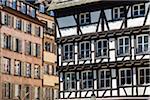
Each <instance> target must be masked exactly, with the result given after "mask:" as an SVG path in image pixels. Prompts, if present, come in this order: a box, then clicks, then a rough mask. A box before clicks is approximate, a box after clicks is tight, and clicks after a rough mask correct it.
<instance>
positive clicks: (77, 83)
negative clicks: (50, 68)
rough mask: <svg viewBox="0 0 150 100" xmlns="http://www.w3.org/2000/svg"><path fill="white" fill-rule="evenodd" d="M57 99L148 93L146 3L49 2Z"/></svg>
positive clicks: (149, 26)
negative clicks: (57, 76)
mask: <svg viewBox="0 0 150 100" xmlns="http://www.w3.org/2000/svg"><path fill="white" fill-rule="evenodd" d="M49 10H52V11H54V14H55V22H56V33H57V36H56V38H57V47H58V51H57V53H58V56H57V60H58V62H57V63H58V66H59V82H60V85H59V88H60V89H59V98H60V99H62V100H63V99H74V100H78V99H80V100H84V99H88V98H94V97H95V98H96V100H101V98H103V99H111V100H112V99H113V100H116V99H128V100H129V99H143V100H147V99H148V97H149V96H150V67H149V64H150V60H149V59H150V34H149V31H150V11H149V10H150V2H149V1H144V0H140V1H135V0H125V1H124V0H123V1H121V0H120V1H119V0H117V1H105V0H57V1H56V0H53V1H52V3H51V4H50V5H49Z"/></svg>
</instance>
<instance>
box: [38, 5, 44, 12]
mask: <svg viewBox="0 0 150 100" xmlns="http://www.w3.org/2000/svg"><path fill="white" fill-rule="evenodd" d="M39 11H40V12H41V13H44V12H45V8H44V5H43V4H40V7H39Z"/></svg>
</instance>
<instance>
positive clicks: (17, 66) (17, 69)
mask: <svg viewBox="0 0 150 100" xmlns="http://www.w3.org/2000/svg"><path fill="white" fill-rule="evenodd" d="M14 74H15V75H18V76H21V62H20V61H15V73H14Z"/></svg>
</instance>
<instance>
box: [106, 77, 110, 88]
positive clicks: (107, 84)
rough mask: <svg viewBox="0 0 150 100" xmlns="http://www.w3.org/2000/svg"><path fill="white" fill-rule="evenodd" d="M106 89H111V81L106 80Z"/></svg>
mask: <svg viewBox="0 0 150 100" xmlns="http://www.w3.org/2000/svg"><path fill="white" fill-rule="evenodd" d="M106 87H110V80H109V79H108V80H106Z"/></svg>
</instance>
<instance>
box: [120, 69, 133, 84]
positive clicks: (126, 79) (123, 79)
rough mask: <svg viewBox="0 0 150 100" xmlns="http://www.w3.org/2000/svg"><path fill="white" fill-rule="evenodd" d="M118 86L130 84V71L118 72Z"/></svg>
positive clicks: (122, 70) (121, 70)
mask: <svg viewBox="0 0 150 100" xmlns="http://www.w3.org/2000/svg"><path fill="white" fill-rule="evenodd" d="M119 79H120V81H119V82H120V85H130V84H131V83H132V72H131V69H120V70H119Z"/></svg>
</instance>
